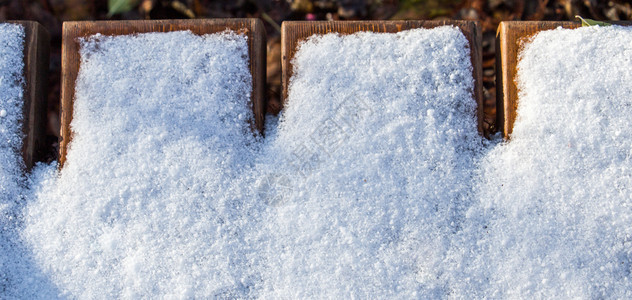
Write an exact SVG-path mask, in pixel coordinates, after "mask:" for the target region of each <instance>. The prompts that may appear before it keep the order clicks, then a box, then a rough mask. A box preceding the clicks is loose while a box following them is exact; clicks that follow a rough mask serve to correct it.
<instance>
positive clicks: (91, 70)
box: [23, 32, 259, 298]
mask: <svg viewBox="0 0 632 300" xmlns="http://www.w3.org/2000/svg"><path fill="white" fill-rule="evenodd" d="M80 51H81V53H80V54H81V67H80V72H79V76H78V80H77V86H76V94H75V103H74V108H75V110H74V116H73V121H72V124H71V126H72V130H73V132H74V137H73V140H72V142H71V144H70V150H69V152H68V156H67V161H66V164H65V166H64V168H63V170H62V171H61V172H60V174H59V177H58V178H56V172H55V168H54V167H50V168H49V170H43V171H42V172H44V173H45V174H44V175H40V176H41V178H40V179H39V180H37V181H39V182H38V184H37V185H36V186H35V187H34V190H35V196H34V197H35V198H36V199H34V200H33V202H31V203H30V204H29V206H28V208H27V210H26V212H25V214H26V217H25V218H26V220H25V222H26V228H25V230H24V233H23V235H24V236H25V238H26V239H27V240H28V241H29V243H30V245H31V247H32V249H33V255H34V257H35V259H36V260H37V262H38V264H39V265H40V266H41V268H42V269H43V270H44V272H45V273H47V274H50V276H51V280H52V281H53V282H54V283H55V284H56V285H57V286H58V287H59V288H60V290H61V292H62V293H64V295H65V296H68V297H70V298H76V297H78V298H139V297H143V298H146V297H149V298H153V297H157V296H159V295H160V296H162V297H167V298H192V297H195V298H206V297H210V296H218V295H219V296H222V295H223V296H229V295H233V296H246V295H248V293H249V291H250V290H251V289H253V286H254V284H255V283H256V281H255V279H256V278H255V277H254V275H253V274H252V271H251V270H252V267H251V265H255V264H256V263H257V261H256V260H255V258H256V257H253V252H254V250H253V249H251V243H252V242H251V241H249V240H247V239H246V236H245V234H244V232H245V231H253V230H254V228H256V227H255V226H257V223H256V219H252V220H251V219H250V217H249V214H251V213H252V212H251V210H252V209H251V208H250V206H252V205H254V204H253V202H254V199H253V197H247V196H246V195H245V192H244V191H243V186H240V185H239V184H238V183H239V182H240V181H238V180H237V178H239V177H240V176H242V173H243V172H244V170H246V169H248V168H249V166H250V165H251V164H252V162H253V159H254V155H253V151H254V150H255V148H256V147H257V146H258V145H259V142H258V141H257V139H258V137H255V136H254V135H253V134H251V132H250V127H249V123H248V119H249V118H251V117H252V112H251V109H250V105H249V97H250V92H251V77H250V72H249V69H248V60H247V57H248V48H247V43H246V38H245V37H244V36H240V35H237V34H234V33H230V32H225V33H221V34H211V35H205V36H197V35H194V34H192V33H191V32H171V33H148V34H140V35H137V36H116V37H106V36H100V35H97V36H93V37H91V38H88V39H85V40H82V42H81V50H80ZM46 173H47V174H46Z"/></svg>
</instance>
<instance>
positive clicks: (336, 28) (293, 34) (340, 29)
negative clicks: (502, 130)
mask: <svg viewBox="0 0 632 300" xmlns="http://www.w3.org/2000/svg"><path fill="white" fill-rule="evenodd" d="M445 25H453V26H455V27H458V28H459V29H461V31H462V32H463V34H464V35H465V37H466V38H467V40H468V41H469V44H470V49H471V61H472V66H473V71H472V73H473V74H472V75H473V77H474V91H473V92H474V99H476V103H477V105H478V110H477V114H478V129H479V132H481V133H482V132H483V131H482V130H483V126H482V124H483V86H482V78H483V69H482V61H483V57H482V50H481V26H480V23H479V22H474V21H457V20H440V21H434V20H433V21H423V20H413V21H319V22H309V21H286V22H283V24H282V26H281V57H282V60H281V68H282V85H283V93H282V104H285V101H286V99H287V96H288V85H289V82H290V78H291V77H292V59H293V58H294V55H295V54H296V50H297V49H296V48H297V46H298V43H299V42H301V41H303V40H305V39H307V38H308V37H310V36H312V35H314V34H326V33H332V32H336V33H340V34H343V35H344V34H353V33H356V32H361V31H369V32H383V33H396V32H399V31H403V30H408V29H414V28H434V27H438V26H445Z"/></svg>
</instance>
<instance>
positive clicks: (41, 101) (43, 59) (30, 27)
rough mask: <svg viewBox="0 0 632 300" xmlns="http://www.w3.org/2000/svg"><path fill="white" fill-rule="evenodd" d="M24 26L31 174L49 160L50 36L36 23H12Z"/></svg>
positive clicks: (26, 153)
mask: <svg viewBox="0 0 632 300" xmlns="http://www.w3.org/2000/svg"><path fill="white" fill-rule="evenodd" d="M7 23H14V24H20V25H22V26H24V33H25V38H24V71H23V76H24V84H25V85H24V107H23V119H22V131H23V134H24V140H23V142H22V158H23V159H24V165H25V166H26V170H27V171H29V170H30V169H31V168H32V167H33V165H34V164H35V163H36V162H39V161H42V160H43V158H45V156H46V152H47V147H48V145H46V144H45V136H44V135H45V133H46V131H45V129H46V97H47V87H48V62H49V56H50V36H49V34H48V31H46V29H44V27H43V26H42V25H40V24H39V23H37V22H34V21H8V22H7Z"/></svg>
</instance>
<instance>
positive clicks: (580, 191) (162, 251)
mask: <svg viewBox="0 0 632 300" xmlns="http://www.w3.org/2000/svg"><path fill="white" fill-rule="evenodd" d="M631 33H632V32H630V29H626V28H623V27H616V26H615V27H607V28H605V27H592V28H581V29H577V30H563V29H557V30H553V31H546V32H542V33H540V34H538V35H537V36H536V37H535V38H534V39H533V40H532V42H531V43H529V44H528V45H527V46H526V48H525V49H524V51H523V52H522V53H521V58H522V59H521V61H520V64H519V67H520V71H519V84H520V87H521V94H520V108H519V118H518V120H517V121H516V124H515V128H514V133H513V135H512V140H511V141H510V142H508V143H500V142H498V141H493V142H487V141H485V140H484V139H483V138H482V137H480V136H479V135H478V133H477V128H476V117H475V110H476V103H475V101H474V99H473V98H472V95H471V91H472V89H473V84H474V82H473V79H472V75H471V74H472V69H471V68H472V66H471V64H470V59H469V48H468V43H467V40H466V39H465V37H464V36H463V35H462V34H461V33H460V31H459V30H458V29H456V28H454V27H449V26H447V27H440V28H436V29H432V30H426V29H416V30H409V31H405V32H401V33H398V34H372V33H358V34H353V35H347V36H339V35H336V34H327V35H323V36H314V37H311V38H310V39H309V40H308V41H306V42H304V43H302V44H301V45H300V50H299V51H298V52H297V53H296V57H295V61H294V68H295V69H294V76H293V77H292V80H291V83H290V89H289V99H288V101H287V106H286V107H285V108H284V111H283V112H282V115H281V116H280V117H279V118H278V119H277V118H274V117H271V116H268V121H267V124H266V128H267V131H266V136H265V139H263V138H261V137H259V136H256V135H253V134H251V133H250V127H249V125H248V119H250V118H252V112H251V110H250V107H249V103H248V101H249V95H250V92H251V87H250V84H251V78H250V75H249V71H248V61H247V46H246V41H245V38H244V37H242V36H238V35H235V34H232V33H228V32H227V33H222V34H216V35H208V36H204V37H200V36H195V35H193V34H191V33H189V32H173V33H160V34H159V33H154V34H141V35H137V36H119V37H105V36H95V37H92V38H89V39H87V40H84V41H83V42H82V48H81V56H82V63H81V70H80V74H79V79H78V84H77V90H76V100H75V101H76V102H75V115H74V119H73V123H72V128H73V131H74V132H75V136H74V138H73V141H72V143H71V146H70V150H69V153H68V157H67V158H68V160H67V161H66V165H65V167H64V169H63V170H62V171H61V172H60V173H58V172H57V171H56V168H55V166H53V165H51V166H44V167H40V168H38V169H37V170H36V171H35V172H34V174H33V175H32V176H31V177H30V183H29V185H30V187H31V190H32V195H30V196H29V198H30V199H29V203H28V206H27V207H26V209H25V210H24V214H25V217H24V218H25V219H24V222H25V228H24V230H22V232H21V236H22V237H24V238H25V239H26V240H27V241H28V244H27V245H28V247H29V248H28V251H30V252H28V253H27V254H28V255H26V256H27V257H30V256H32V257H33V259H30V260H29V261H32V262H31V264H33V265H34V266H35V267H36V268H37V269H38V270H41V273H42V274H44V275H42V276H44V277H42V278H44V279H47V280H49V281H47V282H45V283H44V284H42V283H38V284H33V285H32V286H36V287H39V286H44V288H48V289H49V291H43V292H41V293H48V294H47V295H53V296H54V295H55V293H60V294H61V296H63V297H67V298H102V297H105V298H156V297H164V298H209V297H217V298H352V297H355V298H483V297H487V298H534V297H535V298H630V296H631V295H630V293H631V291H632V286H630V285H631V283H630V280H631V279H630V273H631V272H632V228H631V227H630V226H629V224H632V211H631V203H630V201H631V200H630V199H631V197H630V196H631V195H630V192H631V190H632V180H631V179H632V161H631V156H632V130H628V129H627V128H628V127H629V126H627V125H628V118H629V116H630V115H631V113H632V97H630V95H632V86H631V85H630V84H629V83H630V82H632V78H631V77H632V72H630V71H629V70H631V69H632V59H631V58H632V34H631ZM7 116H8V117H9V116H11V113H10V111H9V110H8V114H7ZM6 119H7V118H3V119H0V122H2V121H3V120H6ZM0 257H2V256H1V255H0ZM37 278H39V277H37ZM44 288H42V289H44ZM35 290H36V292H38V291H37V289H35ZM0 294H1V293H0Z"/></svg>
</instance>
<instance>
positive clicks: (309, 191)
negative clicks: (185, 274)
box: [258, 27, 482, 298]
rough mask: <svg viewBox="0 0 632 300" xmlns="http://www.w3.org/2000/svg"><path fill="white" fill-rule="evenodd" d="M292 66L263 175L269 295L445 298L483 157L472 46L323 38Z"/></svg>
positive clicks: (437, 32) (426, 33) (433, 39)
mask: <svg viewBox="0 0 632 300" xmlns="http://www.w3.org/2000/svg"><path fill="white" fill-rule="evenodd" d="M293 65H294V75H293V78H292V80H291V83H290V86H289V97H288V100H287V106H286V107H285V108H284V112H283V115H282V116H281V118H280V121H279V124H278V129H277V132H274V133H273V135H272V136H271V135H270V134H268V135H266V146H267V148H266V149H264V153H266V152H265V151H268V152H267V154H264V155H262V156H261V157H260V162H259V167H258V169H259V170H260V171H259V172H261V173H262V174H261V175H260V178H262V180H261V181H260V182H259V185H258V187H259V188H260V189H263V190H264V191H265V190H268V191H269V195H267V197H268V198H272V199H274V200H273V201H269V202H271V203H272V204H273V205H270V207H269V214H267V215H266V216H265V219H264V221H265V222H264V225H265V226H266V227H265V228H266V230H267V231H268V232H269V235H270V236H269V237H268V238H267V239H269V240H270V248H269V249H268V250H267V252H266V255H267V256H268V257H267V258H266V261H267V262H268V268H267V269H266V272H265V273H264V276H263V278H264V283H265V287H264V289H263V291H262V297H263V298H349V297H357V298H413V297H414V298H417V297H433V296H434V297H437V296H442V295H446V291H445V286H444V285H445V284H446V283H447V282H448V281H449V280H450V279H449V278H447V277H446V275H447V274H446V273H445V272H444V271H445V270H447V268H448V266H446V264H445V262H446V260H447V259H448V258H447V257H446V253H447V250H448V248H449V247H450V243H451V240H452V239H453V237H454V236H455V233H456V232H457V231H458V230H459V228H460V227H461V226H462V225H461V222H462V221H463V219H464V212H465V211H466V210H467V208H468V207H469V206H470V205H471V203H472V200H473V195H472V190H473V188H472V186H471V184H472V181H471V180H470V178H472V176H473V171H474V161H475V158H476V157H477V155H478V154H479V153H480V151H481V148H482V147H481V137H480V136H479V135H478V132H477V128H476V117H475V110H476V102H475V100H474V99H473V98H472V93H471V91H472V89H473V85H474V82H473V80H472V66H471V64H470V59H469V48H468V42H467V39H466V38H465V36H464V35H463V34H462V33H461V32H460V31H459V30H458V29H456V28H453V27H441V28H437V29H433V30H427V29H416V30H410V31H404V32H401V33H398V34H374V33H359V34H354V35H348V36H344V37H343V36H339V35H336V34H327V35H323V36H317V37H312V38H311V39H309V40H308V41H307V42H305V43H303V44H301V46H300V48H299V50H298V51H297V53H296V57H295V60H294V63H293ZM268 127H270V126H268ZM270 181H271V182H274V183H277V185H278V186H277V188H276V189H268V187H269V184H268V182H270ZM279 185H280V187H281V188H279ZM260 191H261V190H260ZM261 194H264V193H260V195H261ZM268 198H263V199H262V200H263V201H266V200H267V199H268Z"/></svg>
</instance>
